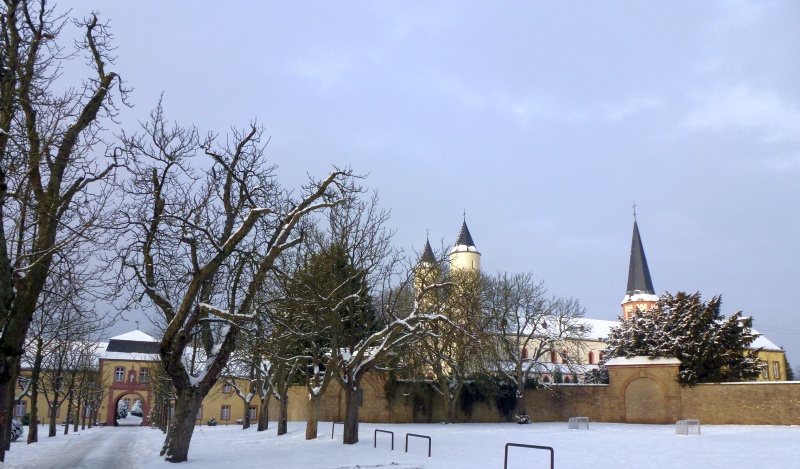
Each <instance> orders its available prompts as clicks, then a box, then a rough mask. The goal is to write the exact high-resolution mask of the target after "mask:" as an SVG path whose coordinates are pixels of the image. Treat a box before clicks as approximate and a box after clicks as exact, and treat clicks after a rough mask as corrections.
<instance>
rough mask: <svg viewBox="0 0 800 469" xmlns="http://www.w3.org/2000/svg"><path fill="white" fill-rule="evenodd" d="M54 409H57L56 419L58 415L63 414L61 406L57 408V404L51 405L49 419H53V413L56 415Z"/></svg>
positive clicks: (48, 407)
mask: <svg viewBox="0 0 800 469" xmlns="http://www.w3.org/2000/svg"><path fill="white" fill-rule="evenodd" d="M53 409H55V417H58V415H59V414H60V413H61V406H58V407H56V405H55V404H50V405H49V406H47V417H48V418H53V413H54V412H53Z"/></svg>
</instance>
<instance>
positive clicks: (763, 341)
mask: <svg viewBox="0 0 800 469" xmlns="http://www.w3.org/2000/svg"><path fill="white" fill-rule="evenodd" d="M750 331H751V332H752V333H753V334H761V333H760V332H758V331H757V330H755V329H753V328H750ZM750 348H751V349H758V348H763V349H764V350H776V351H777V350H783V349H781V348H780V347H778V346H777V345H775V343H774V342H772V341H771V340H769V339H767V338H766V337H764V336H763V335H760V336H758V337H756V340H754V341H753V343H752V344H751V345H750Z"/></svg>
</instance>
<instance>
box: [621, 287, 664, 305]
mask: <svg viewBox="0 0 800 469" xmlns="http://www.w3.org/2000/svg"><path fill="white" fill-rule="evenodd" d="M658 300H659V298H658V295H653V294H651V293H647V292H641V291H638V290H637V291H635V292H634V293H633V294H628V295H625V298H623V299H622V303H621V304H623V305H624V304H625V303H630V302H633V301H656V302H657V301H658Z"/></svg>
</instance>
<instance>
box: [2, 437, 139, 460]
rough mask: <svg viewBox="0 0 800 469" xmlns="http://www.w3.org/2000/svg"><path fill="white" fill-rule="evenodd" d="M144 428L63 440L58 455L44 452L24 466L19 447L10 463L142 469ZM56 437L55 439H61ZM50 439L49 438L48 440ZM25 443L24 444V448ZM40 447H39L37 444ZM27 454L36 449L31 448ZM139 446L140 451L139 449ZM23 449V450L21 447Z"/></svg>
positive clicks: (12, 449) (12, 452) (13, 450)
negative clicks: (20, 460)
mask: <svg viewBox="0 0 800 469" xmlns="http://www.w3.org/2000/svg"><path fill="white" fill-rule="evenodd" d="M146 431H148V429H147V428H144V427H117V428H101V429H95V430H94V431H91V432H83V433H82V432H78V434H75V435H73V436H72V437H70V438H63V437H62V438H61V440H63V445H59V446H61V447H60V448H58V451H53V450H52V449H51V448H48V449H50V451H42V452H41V453H39V454H33V455H32V456H33V457H32V458H30V459H27V460H26V461H24V462H13V461H14V456H15V454H14V453H15V452H16V450H17V447H16V446H17V445H16V444H15V445H14V446H12V448H11V452H10V453H9V455H8V456H10V457H7V458H6V460H7V461H10V462H12V464H13V467H15V468H19V469H23V468H26V469H27V468H31V469H33V468H36V469H48V468H59V469H61V468H66V467H68V468H71V469H72V468H74V469H84V468H85V469H97V468H103V469H135V468H140V467H141V465H140V464H139V460H140V454H139V453H140V452H141V440H142V438H141V434H142V432H146ZM58 438H59V437H55V438H54V439H58ZM45 439H46V438H45ZM21 444H22V443H20V445H21ZM37 444H38V443H37ZM27 446H28V447H27V448H25V449H26V450H28V449H31V447H32V446H36V444H34V445H27ZM137 446H138V447H137ZM20 449H22V447H21V446H20Z"/></svg>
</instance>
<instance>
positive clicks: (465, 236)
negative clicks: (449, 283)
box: [450, 217, 481, 271]
mask: <svg viewBox="0 0 800 469" xmlns="http://www.w3.org/2000/svg"><path fill="white" fill-rule="evenodd" d="M456 269H461V270H468V271H469V270H471V271H480V270H481V253H479V252H478V248H476V247H475V242H474V241H473V240H472V235H471V234H470V233H469V228H467V220H466V217H465V219H464V223H463V224H462V225H461V231H460V232H459V233H458V239H457V240H456V244H455V245H454V246H453V249H451V250H450V270H451V271H453V270H456Z"/></svg>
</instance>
